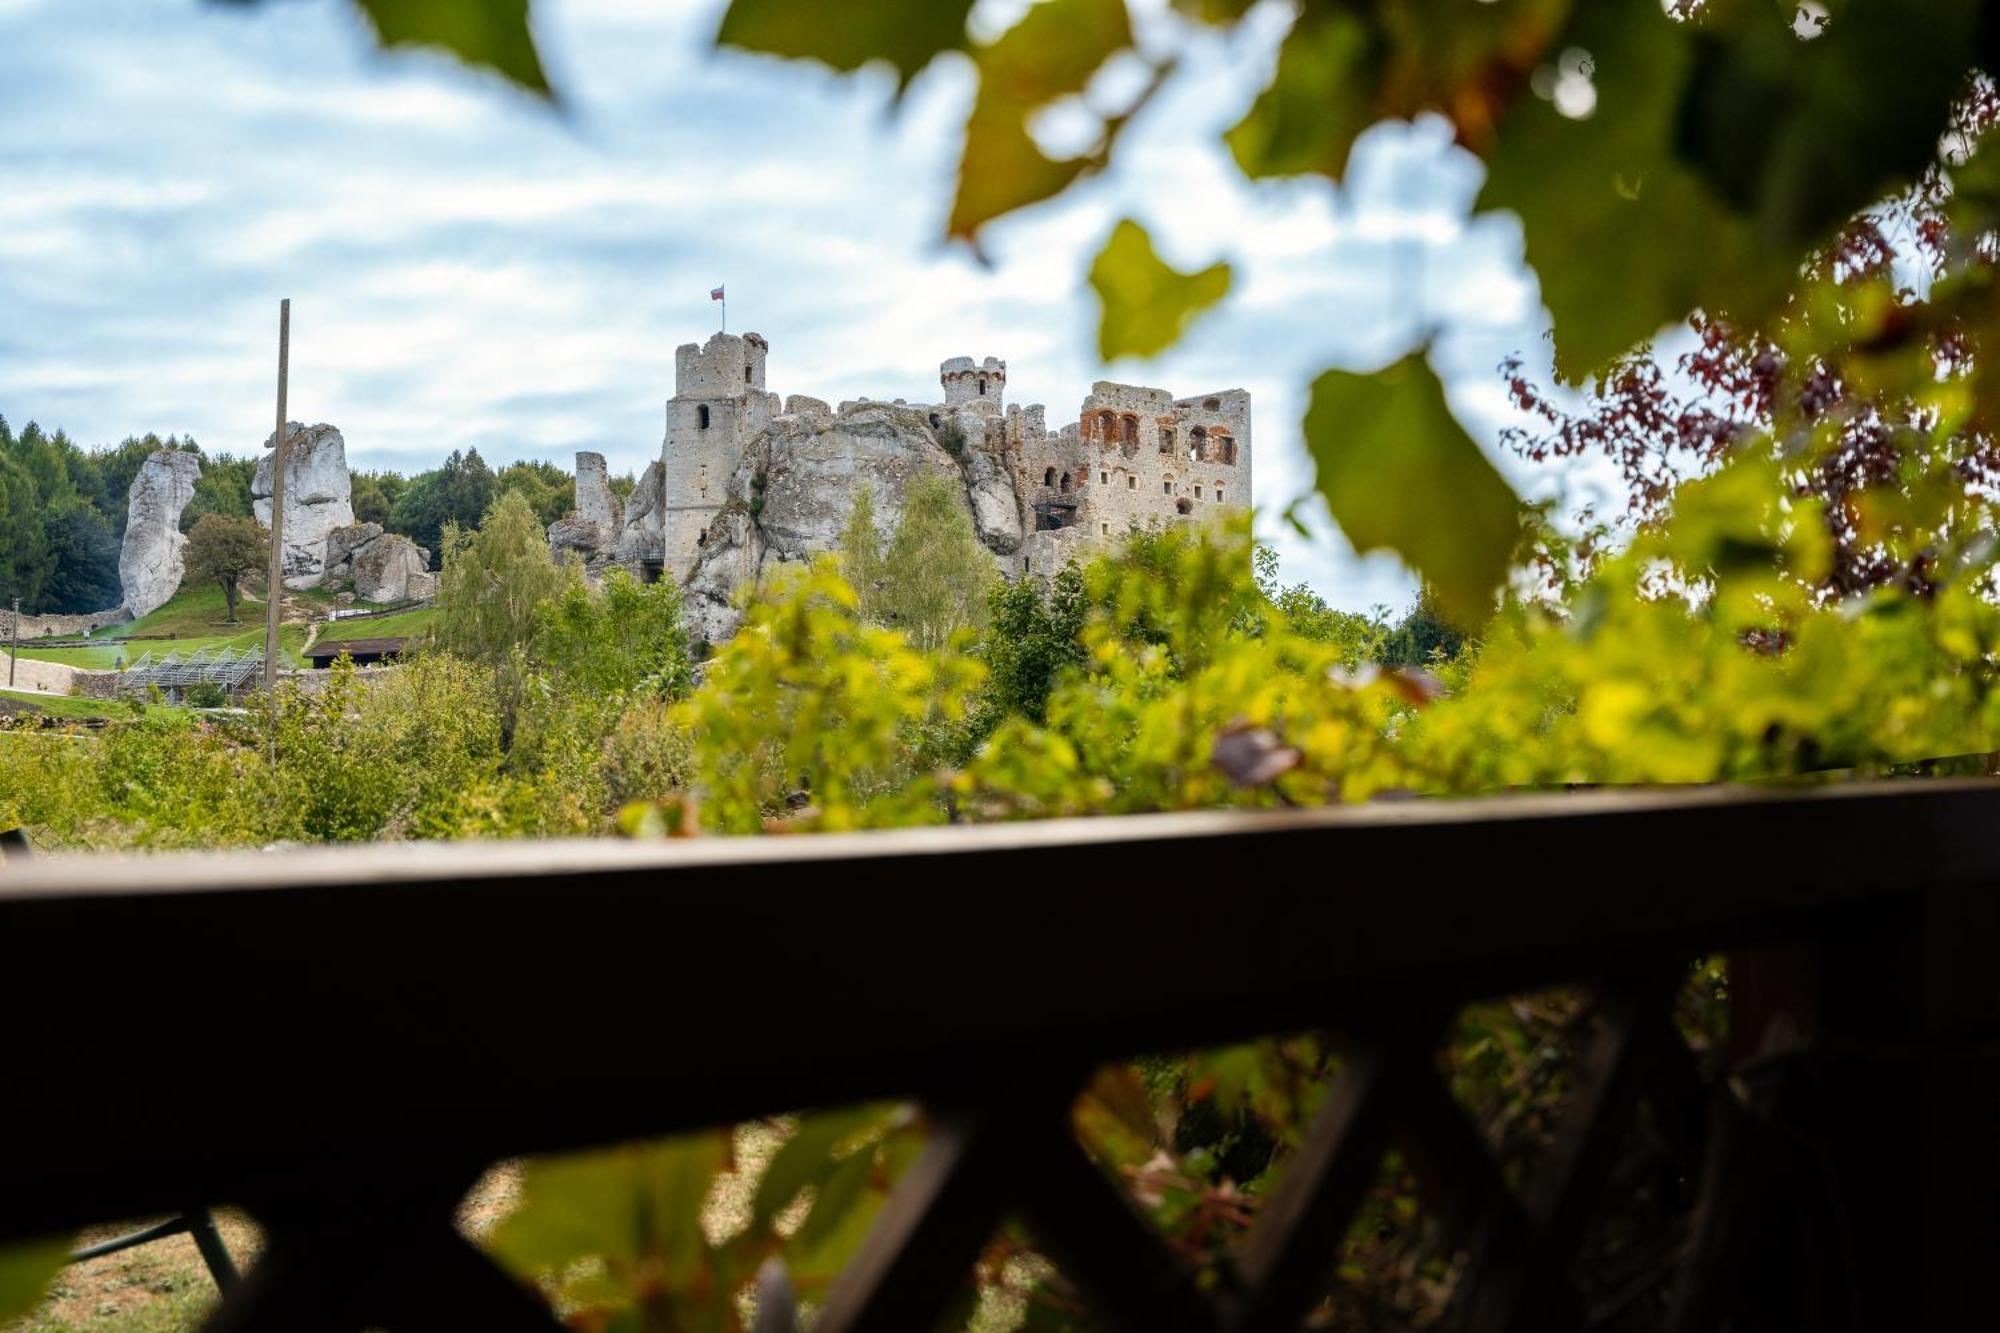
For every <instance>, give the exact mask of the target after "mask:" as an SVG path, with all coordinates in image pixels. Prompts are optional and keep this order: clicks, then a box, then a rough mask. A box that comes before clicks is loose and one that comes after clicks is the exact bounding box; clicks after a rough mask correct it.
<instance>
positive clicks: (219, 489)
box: [181, 454, 257, 533]
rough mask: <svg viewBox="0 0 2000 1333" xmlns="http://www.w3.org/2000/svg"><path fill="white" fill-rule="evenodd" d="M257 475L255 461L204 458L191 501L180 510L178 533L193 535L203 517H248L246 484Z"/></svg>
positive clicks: (251, 512) (233, 456) (227, 456)
mask: <svg viewBox="0 0 2000 1333" xmlns="http://www.w3.org/2000/svg"><path fill="white" fill-rule="evenodd" d="M256 475H257V460H256V459H255V458H250V457H247V456H238V455H236V454H217V455H216V456H215V457H213V458H204V459H203V460H202V465H201V475H200V476H199V477H197V478H196V479H195V483H194V498H193V499H192V500H189V501H188V507H187V508H186V509H184V510H182V511H181V531H182V532H189V533H191V532H193V531H194V528H195V525H196V524H197V523H199V522H201V520H202V517H203V516H204V515H207V514H221V515H223V516H225V517H228V518H250V517H252V516H253V515H254V513H255V510H254V509H253V508H252V506H251V503H250V483H251V481H252V479H253V478H255V476H256Z"/></svg>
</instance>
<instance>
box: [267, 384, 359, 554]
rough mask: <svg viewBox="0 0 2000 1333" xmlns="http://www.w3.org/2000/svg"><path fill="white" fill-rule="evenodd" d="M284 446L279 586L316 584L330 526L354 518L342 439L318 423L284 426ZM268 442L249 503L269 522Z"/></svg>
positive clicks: (343, 524)
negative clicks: (282, 573) (282, 560)
mask: <svg viewBox="0 0 2000 1333" xmlns="http://www.w3.org/2000/svg"><path fill="white" fill-rule="evenodd" d="M286 432H287V436H288V442H287V444H286V448H285V523H284V534H283V535H284V543H285V586H286V587H287V588H293V589H301V588H317V587H318V586H319V585H320V582H321V581H322V580H323V579H324V578H325V576H326V564H327V560H326V539H327V535H328V534H329V533H331V532H332V531H333V530H334V529H336V528H345V527H350V526H352V525H353V523H354V500H353V478H352V477H351V476H350V475H349V474H348V471H347V442H346V441H345V440H343V439H342V438H341V436H340V432H339V431H337V430H335V429H334V428H333V427H332V426H329V425H327V424H326V423H324V422H321V423H320V424H319V425H316V426H302V425H300V424H299V423H298V422H292V423H290V424H289V425H288V426H287V427H286ZM271 444H272V440H271V439H269V438H267V439H266V440H265V442H264V446H265V453H264V456H263V457H262V458H261V459H259V460H258V462H257V475H256V477H255V478H254V479H253V480H252V481H251V483H250V504H251V507H252V509H254V510H255V512H256V514H257V521H258V522H259V523H262V524H263V525H264V526H265V527H267V528H268V527H270V526H271Z"/></svg>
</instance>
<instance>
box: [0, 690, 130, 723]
mask: <svg viewBox="0 0 2000 1333" xmlns="http://www.w3.org/2000/svg"><path fill="white" fill-rule="evenodd" d="M8 704H25V705H27V706H28V707H29V708H32V709H33V710H34V711H35V712H38V713H47V714H48V715H49V716H51V717H127V718H129V717H131V716H132V715H133V713H132V706H131V705H130V704H128V703H125V702H123V701H122V700H118V699H76V698H71V697H70V696H68V695H62V694H49V693H46V692H44V691H41V690H7V689H0V706H4V705H8Z"/></svg>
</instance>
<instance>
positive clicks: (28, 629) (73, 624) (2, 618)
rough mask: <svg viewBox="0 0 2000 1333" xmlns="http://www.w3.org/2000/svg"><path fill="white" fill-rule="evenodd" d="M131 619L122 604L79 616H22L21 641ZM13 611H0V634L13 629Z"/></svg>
mask: <svg viewBox="0 0 2000 1333" xmlns="http://www.w3.org/2000/svg"><path fill="white" fill-rule="evenodd" d="M131 618H132V613H131V612H130V611H127V610H126V609H125V608H124V607H122V606H114V607H112V608H111V609H110V610H108V611H92V612H89V613H88V614H85V615H80V616H31V615H27V614H25V613H23V614H22V616H21V640H22V642H24V643H25V642H27V641H28V640H29V639H67V638H74V637H78V636H81V635H85V634H88V633H90V632H91V631H92V630H99V629H103V628H104V627H105V626H106V625H119V624H123V623H124V622H125V621H128V620H130V619H131ZM13 623H14V619H13V613H12V612H11V611H6V612H0V633H11V632H12V630H13Z"/></svg>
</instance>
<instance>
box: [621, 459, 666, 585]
mask: <svg viewBox="0 0 2000 1333" xmlns="http://www.w3.org/2000/svg"><path fill="white" fill-rule="evenodd" d="M663 475H664V474H663V473H662V472H661V470H660V460H659V459H657V458H656V459H654V460H653V461H652V462H650V463H648V464H646V470H645V472H644V473H642V474H641V475H640V477H639V484H638V485H637V486H635V487H633V488H632V498H631V500H630V501H629V502H628V503H627V504H626V506H625V522H624V525H623V526H622V527H621V528H620V529H619V532H618V559H619V561H620V562H621V563H623V564H629V565H636V564H638V563H639V562H640V561H641V560H643V559H646V558H648V557H651V558H653V559H658V558H659V554H660V543H661V540H662V539H663V537H664V536H665V533H666V510H665V508H664V507H663V506H664V500H663V496H662V492H663V490H664V488H665V483H664V482H663V480H662V478H663Z"/></svg>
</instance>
